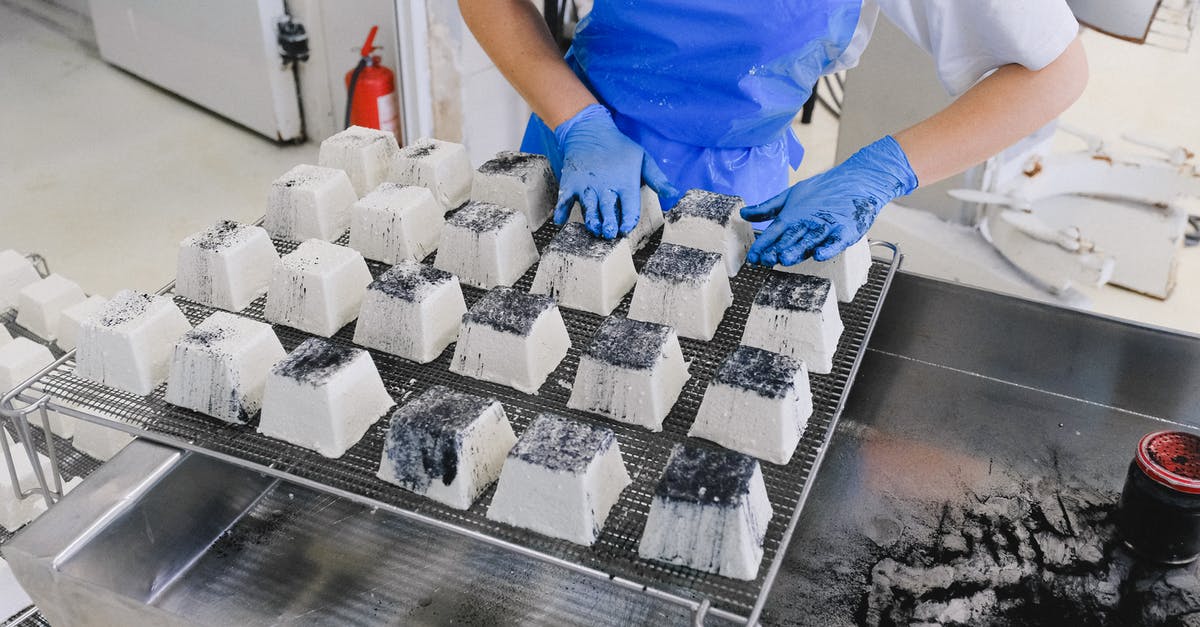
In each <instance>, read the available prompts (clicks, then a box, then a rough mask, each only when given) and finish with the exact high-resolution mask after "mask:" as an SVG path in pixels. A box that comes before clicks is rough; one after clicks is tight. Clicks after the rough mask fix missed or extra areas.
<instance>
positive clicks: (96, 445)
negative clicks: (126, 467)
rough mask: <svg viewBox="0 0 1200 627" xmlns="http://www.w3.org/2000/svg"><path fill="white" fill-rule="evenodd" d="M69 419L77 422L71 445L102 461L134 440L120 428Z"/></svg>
mask: <svg viewBox="0 0 1200 627" xmlns="http://www.w3.org/2000/svg"><path fill="white" fill-rule="evenodd" d="M60 402H63V401H60ZM87 411H89V412H93V413H94V412H95V411H96V410H95V409H88V410H87ZM68 420H73V421H74V423H75V438H74V439H73V440H71V445H72V446H74V447H75V448H76V449H78V450H79V452H81V453H83V454H85V455H88V456H90V457H94V458H96V459H98V460H100V461H104V462H106V461H108V460H110V459H112V458H113V457H114V456H115V455H116V454H117V453H120V452H121V449H123V448H125V447H126V446H127V445H128V444H129V443H130V442H132V441H133V440H134V437H133V436H132V435H129V434H128V433H126V432H124V431H121V430H120V429H114V428H112V427H106V426H104V425H98V424H96V423H94V422H88V421H86V420H74V419H68Z"/></svg>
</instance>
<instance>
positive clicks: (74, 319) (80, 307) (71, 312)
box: [54, 296, 108, 351]
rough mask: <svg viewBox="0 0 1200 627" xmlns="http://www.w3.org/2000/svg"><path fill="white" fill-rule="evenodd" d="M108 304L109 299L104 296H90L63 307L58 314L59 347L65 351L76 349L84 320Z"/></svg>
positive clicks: (57, 340) (57, 334)
mask: <svg viewBox="0 0 1200 627" xmlns="http://www.w3.org/2000/svg"><path fill="white" fill-rule="evenodd" d="M106 304H108V299H107V298H104V297H103V296H89V297H88V298H87V300H85V301H83V302H81V303H75V304H74V305H71V306H70V307H67V308H66V309H63V310H62V313H61V314H59V316H58V332H57V333H56V334H55V335H56V336H57V337H56V338H55V340H54V342H55V343H56V344H58V347H59V348H61V349H62V350H64V351H69V350H74V348H75V344H76V342H78V341H79V329H80V327H82V326H83V321H84V320H86V319H87V318H88V317H89V316H91V315H92V314H94V313H96V312H97V311H100V310H101V309H103V308H104V305H106Z"/></svg>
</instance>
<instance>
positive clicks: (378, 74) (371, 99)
mask: <svg viewBox="0 0 1200 627" xmlns="http://www.w3.org/2000/svg"><path fill="white" fill-rule="evenodd" d="M378 32H379V27H378V26H372V27H371V33H370V34H368V35H367V41H366V42H365V43H364V44H363V47H362V58H361V59H359V61H358V65H356V66H355V67H354V69H353V70H350V71H349V72H346V128H349V127H350V126H366V127H369V128H377V129H381V130H384V131H391V133H392V134H393V135H395V136H396V139H397V140H400V139H401V137H400V105H399V101H398V99H397V98H396V75H395V74H393V73H392V71H391V70H389V69H387V68H386V67H384V66H382V65H380V64H379V57H378V56H377V55H372V54H371V53H372V52H374V51H375V50H378V48H377V47H376V46H375V34H376V33H378Z"/></svg>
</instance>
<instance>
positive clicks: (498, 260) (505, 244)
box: [433, 202, 538, 289]
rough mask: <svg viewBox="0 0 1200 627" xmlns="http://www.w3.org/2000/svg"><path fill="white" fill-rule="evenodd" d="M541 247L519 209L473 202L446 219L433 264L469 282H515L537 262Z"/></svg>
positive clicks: (487, 284)
mask: <svg viewBox="0 0 1200 627" xmlns="http://www.w3.org/2000/svg"><path fill="white" fill-rule="evenodd" d="M537 260H538V251H537V246H535V245H534V243H533V235H531V234H530V233H529V229H528V228H527V227H526V222H525V216H524V215H523V214H521V213H520V212H519V211H514V210H512V209H506V208H504V207H501V206H499V205H493V204H490V203H479V202H471V203H467V206H466V207H463V208H462V209H460V210H459V211H458V212H457V213H455V214H454V215H452V216H450V219H449V220H446V228H445V229H444V230H443V231H442V243H441V246H440V247H439V248H438V253H437V257H436V258H435V259H434V261H433V265H434V266H435V267H437V268H440V269H442V270H445V271H446V272H449V273H451V274H453V275H455V276H457V277H458V278H459V280H460V281H462V282H463V283H466V284H467V285H474V286H475V287H482V288H483V289H489V288H492V287H495V286H497V285H512V284H513V283H516V282H517V279H519V278H521V275H522V274H525V271H526V270H528V269H529V267H530V266H532V265H533V264H535V263H537Z"/></svg>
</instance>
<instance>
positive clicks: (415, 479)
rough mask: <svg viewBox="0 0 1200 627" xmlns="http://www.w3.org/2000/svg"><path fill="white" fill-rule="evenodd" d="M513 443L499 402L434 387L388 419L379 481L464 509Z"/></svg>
mask: <svg viewBox="0 0 1200 627" xmlns="http://www.w3.org/2000/svg"><path fill="white" fill-rule="evenodd" d="M516 441H517V436H516V435H514V434H513V430H512V426H511V425H510V424H509V422H508V416H506V415H505V413H504V406H503V405H501V404H500V401H497V400H496V399H493V398H483V397H480V396H475V395H472V394H466V393H463V392H457V391H454V390H451V389H449V388H447V387H443V386H440V385H438V386H434V387H432V388H430V389H428V390H426V391H425V393H423V394H421V395H420V396H418V397H417V398H415V399H413V400H412V401H409V402H408V403H407V404H405V405H404V406H403V407H401V408H399V409H397V410H396V411H395V413H393V414H392V419H391V422H390V423H389V425H388V433H387V439H386V440H385V441H384V444H383V458H382V459H381V460H380V464H379V473H378V476H379V478H380V479H382V480H384V481H387V482H388V483H394V484H396V485H398V486H400V487H402V488H404V489H406V490H410V491H412V492H416V493H417V494H420V495H422V496H426V497H428V498H431V499H433V500H435V501H437V502H439V503H443V504H445V505H448V506H450V507H453V508H456V509H468V508H470V507H471V504H472V503H474V502H475V499H476V498H478V497H479V495H480V494H481V493H482V492H483V491H484V489H486V488H487V487H488V486H489V485H491V484H492V482H494V481H495V480H496V479H497V478H498V477H499V476H500V468H501V467H502V466H503V465H504V458H505V457H506V456H507V455H508V451H509V450H510V449H511V448H512V446H513V444H515V443H516Z"/></svg>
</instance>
